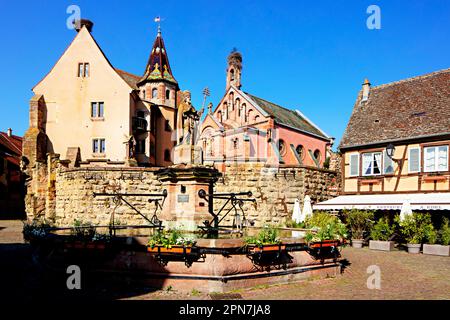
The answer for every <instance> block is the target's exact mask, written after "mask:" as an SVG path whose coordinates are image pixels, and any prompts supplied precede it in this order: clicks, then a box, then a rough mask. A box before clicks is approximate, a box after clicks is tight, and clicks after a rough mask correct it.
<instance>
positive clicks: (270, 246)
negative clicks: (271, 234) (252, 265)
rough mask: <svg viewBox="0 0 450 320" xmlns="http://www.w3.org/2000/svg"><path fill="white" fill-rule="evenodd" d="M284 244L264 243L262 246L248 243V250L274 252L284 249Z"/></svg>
mask: <svg viewBox="0 0 450 320" xmlns="http://www.w3.org/2000/svg"><path fill="white" fill-rule="evenodd" d="M285 249H286V245H283V244H266V245H263V246H252V245H249V250H250V252H274V251H281V250H285Z"/></svg>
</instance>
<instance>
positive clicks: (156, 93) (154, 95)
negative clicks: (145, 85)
mask: <svg viewBox="0 0 450 320" xmlns="http://www.w3.org/2000/svg"><path fill="white" fill-rule="evenodd" d="M157 97H158V89H157V88H153V89H152V99H155V98H157Z"/></svg>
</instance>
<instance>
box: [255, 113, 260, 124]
mask: <svg viewBox="0 0 450 320" xmlns="http://www.w3.org/2000/svg"><path fill="white" fill-rule="evenodd" d="M258 121H259V115H258V114H257V115H256V116H255V122H258Z"/></svg>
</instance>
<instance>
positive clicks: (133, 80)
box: [115, 68, 141, 90]
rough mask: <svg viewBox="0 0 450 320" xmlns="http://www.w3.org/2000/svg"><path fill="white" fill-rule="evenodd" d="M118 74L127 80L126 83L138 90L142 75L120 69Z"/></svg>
mask: <svg viewBox="0 0 450 320" xmlns="http://www.w3.org/2000/svg"><path fill="white" fill-rule="evenodd" d="M115 70H116V72H117V74H118V75H119V76H120V77H121V78H122V79H123V80H125V82H126V83H128V85H129V86H130V87H132V88H133V89H135V90H137V89H138V86H137V83H138V82H139V79H141V77H139V76H137V75H134V74H132V73H129V72H126V71H123V70H120V69H116V68H115Z"/></svg>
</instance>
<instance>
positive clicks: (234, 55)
mask: <svg viewBox="0 0 450 320" xmlns="http://www.w3.org/2000/svg"><path fill="white" fill-rule="evenodd" d="M241 73H242V54H241V53H240V52H238V51H237V50H236V49H233V51H231V53H230V55H229V56H228V67H227V87H226V90H228V89H229V88H230V86H231V85H233V86H235V87H236V88H238V89H240V88H241Z"/></svg>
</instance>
